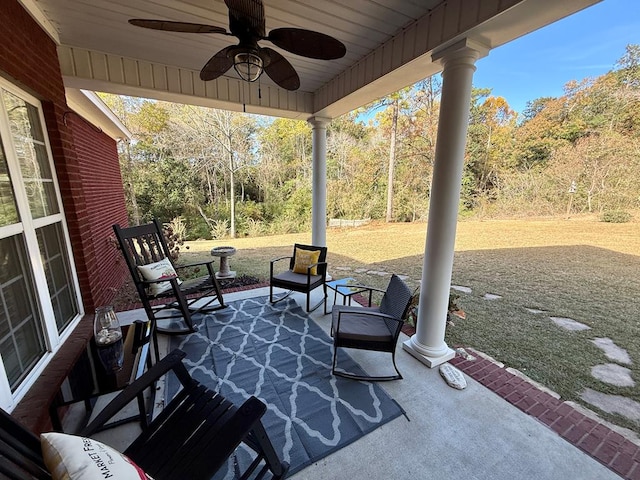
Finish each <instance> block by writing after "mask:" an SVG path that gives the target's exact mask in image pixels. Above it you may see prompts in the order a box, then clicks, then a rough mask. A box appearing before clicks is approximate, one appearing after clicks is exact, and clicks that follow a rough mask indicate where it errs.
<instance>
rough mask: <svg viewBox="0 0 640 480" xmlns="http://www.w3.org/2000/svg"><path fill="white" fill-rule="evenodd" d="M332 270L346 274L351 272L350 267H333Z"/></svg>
mask: <svg viewBox="0 0 640 480" xmlns="http://www.w3.org/2000/svg"><path fill="white" fill-rule="evenodd" d="M333 269H334V270H342V271H345V272H348V271H350V270H351V267H333Z"/></svg>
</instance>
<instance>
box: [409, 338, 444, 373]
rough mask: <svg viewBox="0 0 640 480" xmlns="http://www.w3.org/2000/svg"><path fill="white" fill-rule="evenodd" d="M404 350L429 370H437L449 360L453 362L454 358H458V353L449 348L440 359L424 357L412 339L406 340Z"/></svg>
mask: <svg viewBox="0 0 640 480" xmlns="http://www.w3.org/2000/svg"><path fill="white" fill-rule="evenodd" d="M402 349H403V350H404V351H405V352H407V353H409V354H411V356H413V357H415V358H417V359H418V360H419V361H420V362H421V363H424V364H425V365H426V366H427V367H429V368H435V367H437V366H438V365H442V364H443V363H444V362H448V361H449V360H451V359H452V358H453V357H455V356H456V352H455V351H453V350H452V349H450V348H449V347H447V349H446V351H445V353H444V354H443V355H441V356H439V357H429V356H427V355H424V354H422V353H420V352H418V351H417V350H416V349H415V347H414V346H413V343H412V342H411V339H409V340H406V341H405V342H404V343H403V344H402Z"/></svg>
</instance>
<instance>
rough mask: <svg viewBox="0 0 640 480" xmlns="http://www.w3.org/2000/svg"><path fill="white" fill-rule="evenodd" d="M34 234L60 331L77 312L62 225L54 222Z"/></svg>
mask: <svg viewBox="0 0 640 480" xmlns="http://www.w3.org/2000/svg"><path fill="white" fill-rule="evenodd" d="M36 234H37V236H38V246H39V247H40V257H41V258H42V262H43V266H44V271H45V275H46V278H47V285H48V286H49V297H50V298H51V303H52V306H53V311H54V314H55V317H56V325H57V326H58V332H62V330H64V328H65V327H66V326H67V325H69V322H71V320H73V318H74V317H75V316H76V314H77V313H78V306H77V304H76V301H75V298H76V297H75V290H74V287H73V282H72V280H71V271H70V269H69V259H68V257H67V254H66V251H65V249H64V242H63V240H62V239H63V236H62V226H61V225H60V224H59V223H54V224H53V225H49V226H46V227H43V228H40V229H38V231H37V232H36Z"/></svg>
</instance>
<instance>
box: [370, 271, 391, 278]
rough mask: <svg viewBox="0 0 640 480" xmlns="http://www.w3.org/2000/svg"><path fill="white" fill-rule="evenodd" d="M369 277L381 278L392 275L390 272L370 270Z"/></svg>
mask: <svg viewBox="0 0 640 480" xmlns="http://www.w3.org/2000/svg"><path fill="white" fill-rule="evenodd" d="M367 275H378V276H379V277H386V276H387V275H391V274H390V273H389V272H379V271H376V270H369V271H368V272H367Z"/></svg>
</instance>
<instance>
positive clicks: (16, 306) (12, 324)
mask: <svg viewBox="0 0 640 480" xmlns="http://www.w3.org/2000/svg"><path fill="white" fill-rule="evenodd" d="M28 265H29V263H28V257H27V254H26V251H25V246H24V239H23V236H22V235H16V236H13V237H8V238H3V239H0V349H1V350H0V351H1V352H2V360H3V363H4V367H5V370H6V372H7V376H8V377H9V384H10V385H11V390H12V391H13V390H15V388H16V387H17V386H18V384H19V383H20V381H21V380H22V379H23V378H24V377H25V375H26V374H27V373H29V371H30V370H31V369H32V368H33V366H34V365H35V364H36V362H37V361H38V360H39V359H40V358H42V356H43V355H44V353H45V343H44V334H43V330H42V322H41V319H40V312H39V310H38V308H37V306H36V303H35V301H34V298H33V294H32V292H33V291H34V284H33V280H32V277H31V273H30V270H29V269H28Z"/></svg>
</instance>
